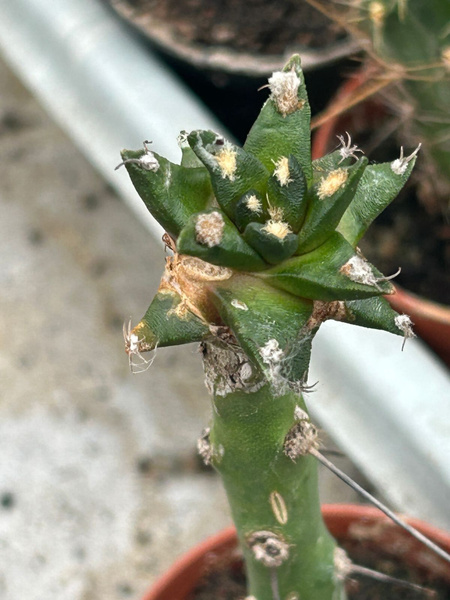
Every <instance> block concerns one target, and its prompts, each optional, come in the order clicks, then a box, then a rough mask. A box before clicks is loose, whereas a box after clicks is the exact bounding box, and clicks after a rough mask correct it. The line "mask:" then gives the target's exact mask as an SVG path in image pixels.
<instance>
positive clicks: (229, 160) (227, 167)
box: [215, 144, 237, 181]
mask: <svg viewBox="0 0 450 600" xmlns="http://www.w3.org/2000/svg"><path fill="white" fill-rule="evenodd" d="M215 158H216V160H217V163H218V165H219V167H220V171H221V173H222V179H227V178H228V179H229V180H230V181H234V180H235V174H236V169H237V163H236V150H233V147H232V146H231V144H227V145H225V147H224V148H223V150H221V151H220V152H219V153H218V154H217V155H216V157H215Z"/></svg>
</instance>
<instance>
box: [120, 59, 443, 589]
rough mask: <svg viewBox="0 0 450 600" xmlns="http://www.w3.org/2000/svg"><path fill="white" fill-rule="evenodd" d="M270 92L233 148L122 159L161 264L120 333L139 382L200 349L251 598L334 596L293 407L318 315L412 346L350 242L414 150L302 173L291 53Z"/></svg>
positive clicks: (202, 444) (335, 579)
mask: <svg viewBox="0 0 450 600" xmlns="http://www.w3.org/2000/svg"><path fill="white" fill-rule="evenodd" d="M268 88H269V91H270V95H269V98H268V100H267V101H266V103H265V104H264V106H263V108H262V110H261V113H260V115H259V117H258V118H257V120H256V122H255V124H254V126H253V127H252V129H251V131H250V133H249V135H248V137H247V140H246V143H245V145H244V147H243V148H239V147H237V146H235V145H234V144H232V143H230V142H228V141H226V140H225V139H224V138H223V137H222V136H220V135H219V134H217V133H214V132H212V131H192V132H190V133H186V132H183V133H182V134H181V136H180V140H179V141H180V145H181V149H182V160H181V164H180V165H176V164H173V163H171V162H169V161H168V160H167V159H165V158H164V157H162V156H160V155H159V154H157V153H156V152H153V151H152V149H151V148H150V145H149V142H145V144H144V149H143V150H137V151H136V150H125V151H123V153H122V157H123V163H121V164H124V165H125V166H126V168H127V170H128V173H129V175H130V177H131V180H132V182H133V184H134V186H135V188H136V190H137V192H138V193H139V195H140V196H141V198H142V199H143V201H144V202H145V204H146V206H147V208H148V209H149V210H150V212H151V213H152V214H153V215H154V216H155V218H156V219H157V220H158V221H159V222H160V223H161V225H162V226H163V227H164V229H165V231H166V233H165V235H164V238H163V239H164V241H165V244H166V246H167V248H168V249H169V250H170V251H171V252H172V254H171V255H169V256H168V257H167V258H166V266H165V271H164V274H163V277H162V279H161V284H160V287H159V289H158V291H157V293H156V295H155V298H154V299H153V301H152V303H151V304H150V307H149V309H148V310H147V312H146V314H145V315H144V317H143V318H142V320H141V321H140V323H139V324H138V325H137V326H136V327H134V328H131V327H128V328H126V329H125V331H124V337H125V347H126V352H127V354H128V356H129V360H130V364H131V365H132V367H133V368H135V369H137V370H142V369H146V368H147V367H148V366H149V365H150V364H151V360H149V359H147V358H146V357H145V355H144V353H145V352H151V351H155V349H156V348H157V347H163V346H168V345H174V344H183V343H187V342H195V341H197V342H200V344H201V351H202V355H203V362H204V369H205V379H206V385H207V387H208V389H209V391H210V392H211V395H212V401H213V410H212V421H211V424H210V426H209V427H208V428H206V429H205V431H204V432H203V434H202V436H201V438H200V440H199V442H198V447H199V452H200V454H201V456H202V457H203V459H204V461H205V462H206V463H207V464H211V465H213V466H214V468H215V469H216V470H217V471H218V472H219V474H220V475H221V477H222V480H223V483H224V486H225V490H226V492H227V495H228V499H229V502H230V507H231V512H232V516H233V519H234V522H235V525H236V529H237V535H238V539H239V542H240V546H241V548H242V552H243V556H244V561H245V571H246V574H247V578H248V594H249V598H256V599H257V600H273V599H274V598H275V599H277V598H282V599H283V600H284V599H285V598H288V597H289V598H291V599H293V598H301V599H302V600H313V599H314V600H317V599H319V598H320V600H332V599H333V600H336V599H338V598H341V599H343V598H345V579H346V574H348V573H349V572H350V571H351V569H352V567H351V565H350V562H349V560H348V558H347V557H346V555H345V553H343V552H342V550H341V549H339V548H338V546H337V543H336V541H335V539H334V538H333V537H332V536H331V534H330V533H329V532H328V530H327V528H326V527H325V524H324V521H323V519H322V515H321V509H320V504H319V499H318V490H317V464H318V461H321V462H325V463H326V462H327V461H326V459H325V458H324V457H323V455H322V454H321V453H320V451H319V449H318V448H319V441H318V433H317V429H316V427H315V426H314V425H313V423H312V422H311V421H310V418H309V415H308V412H307V407H306V404H305V401H304V399H303V394H304V393H305V392H307V391H308V390H309V388H308V382H307V375H308V366H309V358H310V354H311V346H312V341H313V338H314V336H315V334H316V333H317V331H318V329H319V327H320V325H321V324H322V323H323V322H324V321H326V320H327V319H335V320H340V321H344V322H347V323H353V324H356V325H361V326H365V327H373V328H378V329H383V330H386V331H390V332H392V333H394V334H398V335H401V336H404V337H405V338H407V337H411V336H412V335H413V333H412V329H411V322H410V319H409V317H407V316H406V315H400V314H398V313H396V312H395V311H394V310H393V309H392V308H391V307H390V305H389V303H388V302H387V301H386V300H385V299H384V298H383V295H385V294H391V293H392V292H393V286H392V284H391V283H390V281H389V277H385V276H383V275H382V274H381V273H380V272H379V271H377V270H376V268H375V267H373V266H372V265H371V264H370V263H369V262H368V261H367V260H366V259H365V258H364V257H363V256H362V254H361V253H360V251H359V250H358V247H357V244H358V241H359V239H360V238H361V237H362V235H363V234H364V232H365V231H366V229H367V228H368V227H369V225H370V223H371V222H372V221H373V219H374V218H375V217H376V216H377V215H378V214H379V213H380V212H381V211H382V210H383V209H384V208H385V207H386V206H387V205H388V204H389V203H390V202H391V201H392V200H393V199H394V198H395V196H396V194H397V193H398V191H399V190H400V189H401V188H402V186H403V185H404V183H405V182H406V180H407V179H408V177H409V175H410V173H411V171H412V168H413V165H414V162H415V159H416V152H413V153H411V154H410V155H408V156H406V157H400V158H397V159H396V160H395V161H392V162H390V163H383V164H377V165H369V164H368V161H367V159H366V158H365V157H364V156H362V157H361V156H359V153H358V149H357V148H356V147H355V146H354V145H353V144H352V143H351V141H350V140H348V142H346V141H345V142H344V143H343V144H342V146H341V147H340V148H339V149H338V150H336V151H334V152H332V153H331V154H328V155H326V156H324V157H322V158H320V159H317V160H314V161H312V160H311V148H310V109H309V104H308V97H307V93H306V88H305V84H304V77H303V72H302V69H301V66H300V59H299V57H298V56H293V57H292V58H291V59H290V60H289V62H288V63H287V64H286V66H285V67H284V68H283V70H282V71H279V72H276V73H274V74H273V75H272V77H271V78H270V79H269V83H268ZM119 166H120V165H119ZM355 368H356V366H355ZM411 531H413V533H414V530H411ZM414 535H417V536H418V537H419V538H420V539H422V540H423V537H421V536H420V534H417V533H415V534H414ZM425 541H426V540H425ZM435 550H436V551H437V552H438V553H439V554H440V558H438V559H437V560H438V561H440V560H443V561H445V560H449V559H450V557H449V556H448V554H447V553H446V552H445V551H444V550H442V549H439V548H437V547H435Z"/></svg>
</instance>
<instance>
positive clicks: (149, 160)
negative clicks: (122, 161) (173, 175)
mask: <svg viewBox="0 0 450 600" xmlns="http://www.w3.org/2000/svg"><path fill="white" fill-rule="evenodd" d="M139 164H140V166H141V167H142V168H143V169H145V170H146V171H153V172H154V173H156V171H157V170H158V169H159V162H158V159H157V158H156V156H155V155H154V154H153V152H149V151H147V152H146V153H145V154H143V155H142V156H141V158H140V159H139Z"/></svg>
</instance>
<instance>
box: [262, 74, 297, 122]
mask: <svg viewBox="0 0 450 600" xmlns="http://www.w3.org/2000/svg"><path fill="white" fill-rule="evenodd" d="M300 83H301V81H300V78H299V76H298V75H297V73H296V72H295V71H294V70H292V71H288V72H287V73H284V72H283V71H276V72H275V73H273V75H272V77H270V78H269V89H270V91H271V94H272V96H271V97H272V99H273V100H274V102H275V104H276V105H277V109H278V111H279V112H280V113H281V114H282V115H283V117H285V116H286V115H289V114H290V113H292V112H294V111H295V110H297V108H298V107H299V106H298V105H299V101H298V88H299V86H300Z"/></svg>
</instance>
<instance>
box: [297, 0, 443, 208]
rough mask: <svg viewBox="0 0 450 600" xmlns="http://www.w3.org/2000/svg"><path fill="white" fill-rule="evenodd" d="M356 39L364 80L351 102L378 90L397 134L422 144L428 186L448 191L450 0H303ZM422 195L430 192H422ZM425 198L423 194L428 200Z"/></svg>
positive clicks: (438, 192) (440, 192) (439, 192)
mask: <svg viewBox="0 0 450 600" xmlns="http://www.w3.org/2000/svg"><path fill="white" fill-rule="evenodd" d="M308 2H309V3H310V4H312V5H313V6H315V7H316V8H318V9H319V10H321V11H322V12H323V13H325V14H326V15H327V16H328V17H330V18H331V19H332V20H335V21H337V22H339V23H340V24H341V25H343V26H344V27H345V28H346V29H347V30H348V32H349V33H350V34H351V35H352V36H353V37H354V38H355V39H356V40H358V41H359V42H360V44H361V46H362V48H363V50H364V52H365V54H366V58H365V60H366V62H367V63H368V65H370V69H368V73H370V80H369V81H366V83H365V86H364V88H362V89H359V90H356V92H355V94H354V99H352V98H350V99H347V101H348V104H349V105H351V104H352V103H353V101H354V100H359V99H361V98H362V97H364V96H367V95H368V94H371V93H373V92H376V91H380V90H383V97H384V100H385V101H386V102H387V103H388V104H389V105H390V107H391V113H392V114H393V115H396V120H397V124H398V126H399V127H401V128H402V135H403V136H405V135H406V136H407V138H408V139H409V140H410V141H411V143H417V142H416V140H417V141H419V140H420V142H422V144H423V151H424V158H425V159H427V160H425V161H424V162H423V164H424V165H426V167H427V168H428V175H429V176H428V177H422V178H421V179H422V183H423V185H424V186H425V187H426V189H425V191H428V192H429V190H430V188H431V190H432V192H433V194H432V195H434V196H436V194H438V195H439V197H440V198H441V200H444V201H445V202H446V204H444V206H447V207H448V201H449V197H450V116H449V106H450V2H448V0H426V1H424V0H346V1H343V2H342V1H340V0H308ZM428 196H430V194H429V193H428ZM429 201H430V200H429V199H428V202H429Z"/></svg>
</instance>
